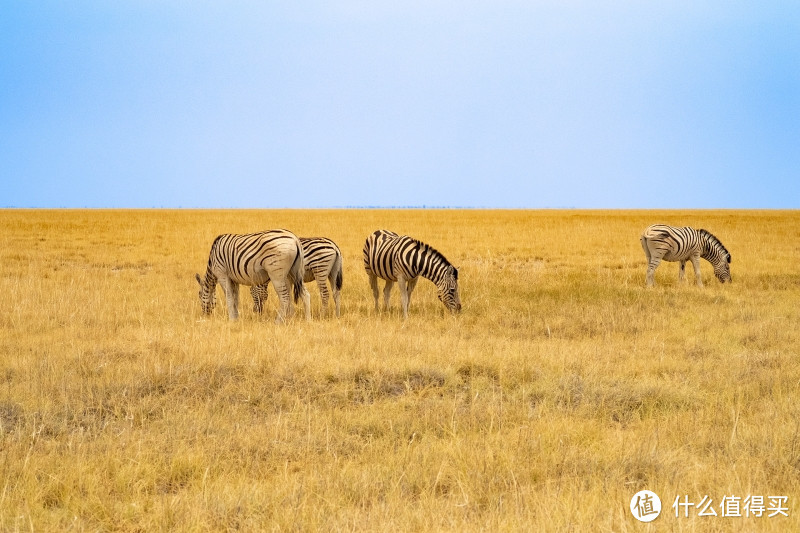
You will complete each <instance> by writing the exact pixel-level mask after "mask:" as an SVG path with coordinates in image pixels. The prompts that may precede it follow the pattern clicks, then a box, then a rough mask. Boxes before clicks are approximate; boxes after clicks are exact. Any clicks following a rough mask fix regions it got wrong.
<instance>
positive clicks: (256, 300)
mask: <svg viewBox="0 0 800 533" xmlns="http://www.w3.org/2000/svg"><path fill="white" fill-rule="evenodd" d="M268 287H269V280H267V281H266V282H265V283H264V284H262V285H253V286H252V287H250V295H251V296H252V297H253V312H255V313H258V314H259V315H260V314H261V313H262V312H263V311H264V303H266V301H267V297H268V296H269V292H268V291H267V288H268Z"/></svg>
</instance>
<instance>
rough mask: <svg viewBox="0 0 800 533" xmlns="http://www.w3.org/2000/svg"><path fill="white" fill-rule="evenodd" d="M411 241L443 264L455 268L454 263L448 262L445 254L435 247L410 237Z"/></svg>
mask: <svg viewBox="0 0 800 533" xmlns="http://www.w3.org/2000/svg"><path fill="white" fill-rule="evenodd" d="M409 239H411V241H412V242H413V243H414V244H416V245H417V246H419V247H420V248H421V249H422V250H424V251H426V252H428V253H430V254H432V255H433V256H434V257H435V258H437V259H441V260H442V262H444V264H445V265H447V266H453V263H451V262H450V261H448V260H447V258H446V257H445V256H444V254H443V253H442V252H440V251H439V250H437V249H436V248H434V247H433V246H431V245H430V244H428V243H426V242H422V241H421V240H419V239H415V238H414V237H409ZM457 275H458V274H456V276H457Z"/></svg>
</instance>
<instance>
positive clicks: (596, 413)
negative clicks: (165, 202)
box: [0, 210, 800, 531]
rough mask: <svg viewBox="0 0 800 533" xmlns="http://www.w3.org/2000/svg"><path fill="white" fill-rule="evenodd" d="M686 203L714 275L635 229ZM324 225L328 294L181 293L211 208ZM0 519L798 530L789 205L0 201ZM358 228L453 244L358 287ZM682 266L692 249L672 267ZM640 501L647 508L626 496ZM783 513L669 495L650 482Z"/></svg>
mask: <svg viewBox="0 0 800 533" xmlns="http://www.w3.org/2000/svg"><path fill="white" fill-rule="evenodd" d="M653 222H665V223H672V224H680V225H684V224H686V225H693V226H696V227H705V228H706V229H709V230H711V231H712V232H714V233H715V234H716V235H717V236H718V237H719V238H720V239H721V240H722V241H723V243H724V244H725V245H726V246H727V247H728V249H729V250H730V251H731V253H732V256H733V263H732V275H733V284H731V285H720V284H719V283H718V282H717V281H716V280H715V279H713V277H712V270H711V267H710V265H709V264H708V263H706V262H703V264H702V269H703V276H704V280H705V283H706V287H705V288H703V289H700V288H697V287H695V286H693V285H692V284H691V283H687V284H685V285H681V284H679V283H678V281H677V268H678V267H677V265H676V264H675V263H663V264H662V265H661V267H660V268H659V269H658V270H657V272H656V284H657V286H656V287H655V288H654V289H651V290H647V289H645V288H644V277H645V264H644V254H643V252H642V250H641V247H640V245H639V234H640V232H641V230H642V229H643V228H644V227H646V226H647V225H648V224H650V223H653ZM275 227H286V228H289V229H291V230H293V231H295V233H297V234H298V235H301V236H314V235H323V236H328V237H331V238H333V239H334V240H335V241H336V242H337V243H338V244H339V246H340V247H341V249H342V252H343V254H344V260H345V271H344V282H345V285H344V290H343V298H342V301H343V308H342V317H341V319H338V320H337V319H335V318H328V319H326V320H324V321H321V320H319V319H318V318H317V316H318V306H319V295H318V292H317V290H316V287H315V286H313V285H312V286H310V287H309V290H310V292H311V295H312V306H313V310H314V313H315V319H314V321H313V322H311V323H306V322H305V321H303V320H301V319H299V318H295V319H294V320H293V321H291V322H289V323H288V324H286V325H283V326H279V325H275V324H274V323H273V318H274V313H275V306H276V302H277V299H276V298H275V296H274V293H273V295H272V296H271V297H270V300H269V302H268V306H267V310H266V312H265V314H264V315H263V316H256V315H254V314H253V312H252V311H251V306H252V303H251V300H250V298H249V295H248V294H247V292H246V291H242V301H241V304H240V309H241V310H242V313H241V317H242V318H241V320H240V321H239V322H236V323H230V322H228V320H227V316H226V314H225V307H224V300H223V299H219V306H218V308H217V310H216V312H215V315H214V316H213V317H211V318H210V319H207V320H201V316H200V306H199V302H198V299H197V284H196V282H195V280H194V273H195V272H200V273H202V272H203V269H204V268H205V264H206V260H207V257H208V255H207V254H208V250H209V247H210V245H211V242H212V240H213V238H214V237H215V236H216V235H217V234H219V233H224V232H249V231H254V230H260V229H269V228H275ZM0 228H1V229H2V231H1V232H0V264H2V270H0V294H2V295H3V297H2V300H0V346H2V350H1V351H0V353H2V363H1V366H0V376H2V385H1V386H0V446H1V447H2V457H1V458H0V480H2V483H3V486H2V490H1V491H0V529H2V530H7V531H14V530H36V531H48V530H61V531H66V530H81V531H82V530H128V531H153V530H188V531H212V530H215V531H216V530H237V529H238V530H245V531H254V530H288V529H291V530H301V531H309V530H359V531H361V530H368V531H427V530H430V531H479V530H483V531H511V530H525V531H648V530H649V531H655V530H658V531H666V530H669V531H789V530H800V518H798V516H800V502H798V496H800V402H798V388H799V387H800V363H799V362H798V355H799V354H798V346H799V345H800V334H798V329H800V328H798V324H800V313H798V302H800V271H798V260H800V214H798V213H797V212H769V211H760V212H754V211H686V212H676V211H671V212H651V211H626V212H614V211H607V212H601V211H597V212H591V211H462V210H452V211H451V210H433V211H426V210H363V211H359V210H338V211H337V210H331V211H327V210H321V211H158V210H153V211H84V210H76V211H24V210H5V211H0ZM377 228H388V229H392V230H394V231H397V232H399V233H408V234H411V235H414V236H416V237H418V238H420V239H422V240H425V241H427V242H429V243H431V244H432V245H434V246H436V247H437V248H438V249H440V250H441V251H442V252H443V253H444V254H445V255H446V256H447V257H448V258H449V259H450V260H451V261H452V262H454V263H455V264H456V265H457V266H459V267H460V268H461V298H462V303H463V305H464V311H463V313H462V314H461V315H460V316H457V317H453V316H450V315H449V314H447V315H445V313H444V308H443V306H442V305H441V304H440V303H439V302H438V301H437V300H436V296H435V290H434V287H433V285H431V284H430V283H429V282H427V281H425V280H423V281H421V282H420V284H419V286H418V287H417V290H416V292H415V294H414V299H413V301H412V307H411V311H410V317H409V319H408V320H407V321H402V320H401V318H400V316H399V313H398V307H399V299H398V296H397V294H396V292H395V294H394V297H393V304H394V309H393V310H392V312H391V313H390V314H389V315H386V314H381V315H378V316H376V315H375V314H374V313H373V312H372V297H371V294H370V291H369V286H368V282H367V278H366V275H365V274H364V271H363V267H362V266H361V249H362V246H363V242H364V239H365V238H366V236H367V235H368V234H369V233H370V232H371V231H373V230H374V229H377ZM687 277H688V278H691V277H692V276H691V275H689V276H687ZM643 488H648V489H651V490H654V491H655V492H657V493H658V494H659V495H660V496H661V498H662V503H663V505H664V510H663V511H662V516H660V517H659V518H658V519H657V520H656V521H655V522H654V523H653V525H650V526H648V525H645V524H641V523H639V522H636V521H635V520H634V519H633V517H632V516H631V514H630V512H629V510H628V505H629V502H630V498H631V496H632V495H633V494H634V493H635V492H636V491H638V490H640V489H643ZM748 494H755V495H764V496H768V495H785V496H788V497H789V502H788V505H789V508H790V511H789V513H790V515H789V517H788V518H786V517H780V516H776V517H772V518H768V517H766V516H763V517H761V518H755V517H749V518H745V517H742V518H723V517H721V516H717V517H710V518H708V517H697V516H696V512H693V516H691V517H689V518H683V517H681V518H675V516H674V511H673V510H672V509H671V505H672V502H673V501H674V499H675V497H676V496H678V495H680V496H683V495H688V496H689V497H690V499H692V500H695V501H699V500H700V499H701V497H702V496H703V495H708V496H709V497H711V498H713V499H714V506H715V507H716V510H717V513H718V514H719V513H720V509H719V507H718V506H719V504H720V502H721V499H722V497H723V496H726V495H737V496H740V497H742V498H744V497H745V496H747V495H748Z"/></svg>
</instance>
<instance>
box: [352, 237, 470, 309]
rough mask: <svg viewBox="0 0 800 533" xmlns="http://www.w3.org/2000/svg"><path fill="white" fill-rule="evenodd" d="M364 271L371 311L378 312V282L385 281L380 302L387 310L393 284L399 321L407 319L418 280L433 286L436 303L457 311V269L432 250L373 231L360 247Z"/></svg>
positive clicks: (428, 246) (413, 242)
mask: <svg viewBox="0 0 800 533" xmlns="http://www.w3.org/2000/svg"><path fill="white" fill-rule="evenodd" d="M364 269H365V270H366V271H367V275H368V276H369V284H370V287H372V295H373V297H374V298H375V310H376V311H378V278H381V279H384V280H386V285H385V286H384V288H383V299H384V304H385V307H386V309H387V310H388V309H389V295H390V293H391V292H392V286H393V285H394V283H395V282H397V285H398V287H399V288H400V302H401V304H402V306H403V317H404V318H408V305H409V303H410V301H411V293H412V292H413V291H414V287H416V285H417V281H418V280H419V277H420V276H422V277H423V278H427V279H429V280H431V281H432V282H433V283H434V284H435V285H436V290H437V295H438V297H439V300H441V301H442V303H443V304H444V305H445V307H447V309H449V310H450V312H452V313H457V312H459V311H461V298H460V297H459V295H458V269H457V268H456V267H454V266H453V265H451V264H450V262H449V261H448V260H447V259H446V258H445V256H444V255H442V254H441V253H440V252H438V251H437V250H435V249H434V248H433V247H432V246H430V245H428V244H425V243H423V242H420V241H418V240H417V239H412V238H411V237H409V236H407V235H403V236H400V235H398V234H396V233H394V232H391V231H388V230H377V231H375V232H374V233H373V234H372V235H370V236H369V237H367V242H365V243H364Z"/></svg>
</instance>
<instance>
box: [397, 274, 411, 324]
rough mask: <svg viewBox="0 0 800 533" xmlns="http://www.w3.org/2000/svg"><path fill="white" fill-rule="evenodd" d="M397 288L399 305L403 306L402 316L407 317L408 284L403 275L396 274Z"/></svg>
mask: <svg viewBox="0 0 800 533" xmlns="http://www.w3.org/2000/svg"><path fill="white" fill-rule="evenodd" d="M397 288H398V289H400V305H401V307H402V308H403V318H408V285H407V283H406V279H405V278H404V277H402V276H398V278H397Z"/></svg>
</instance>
